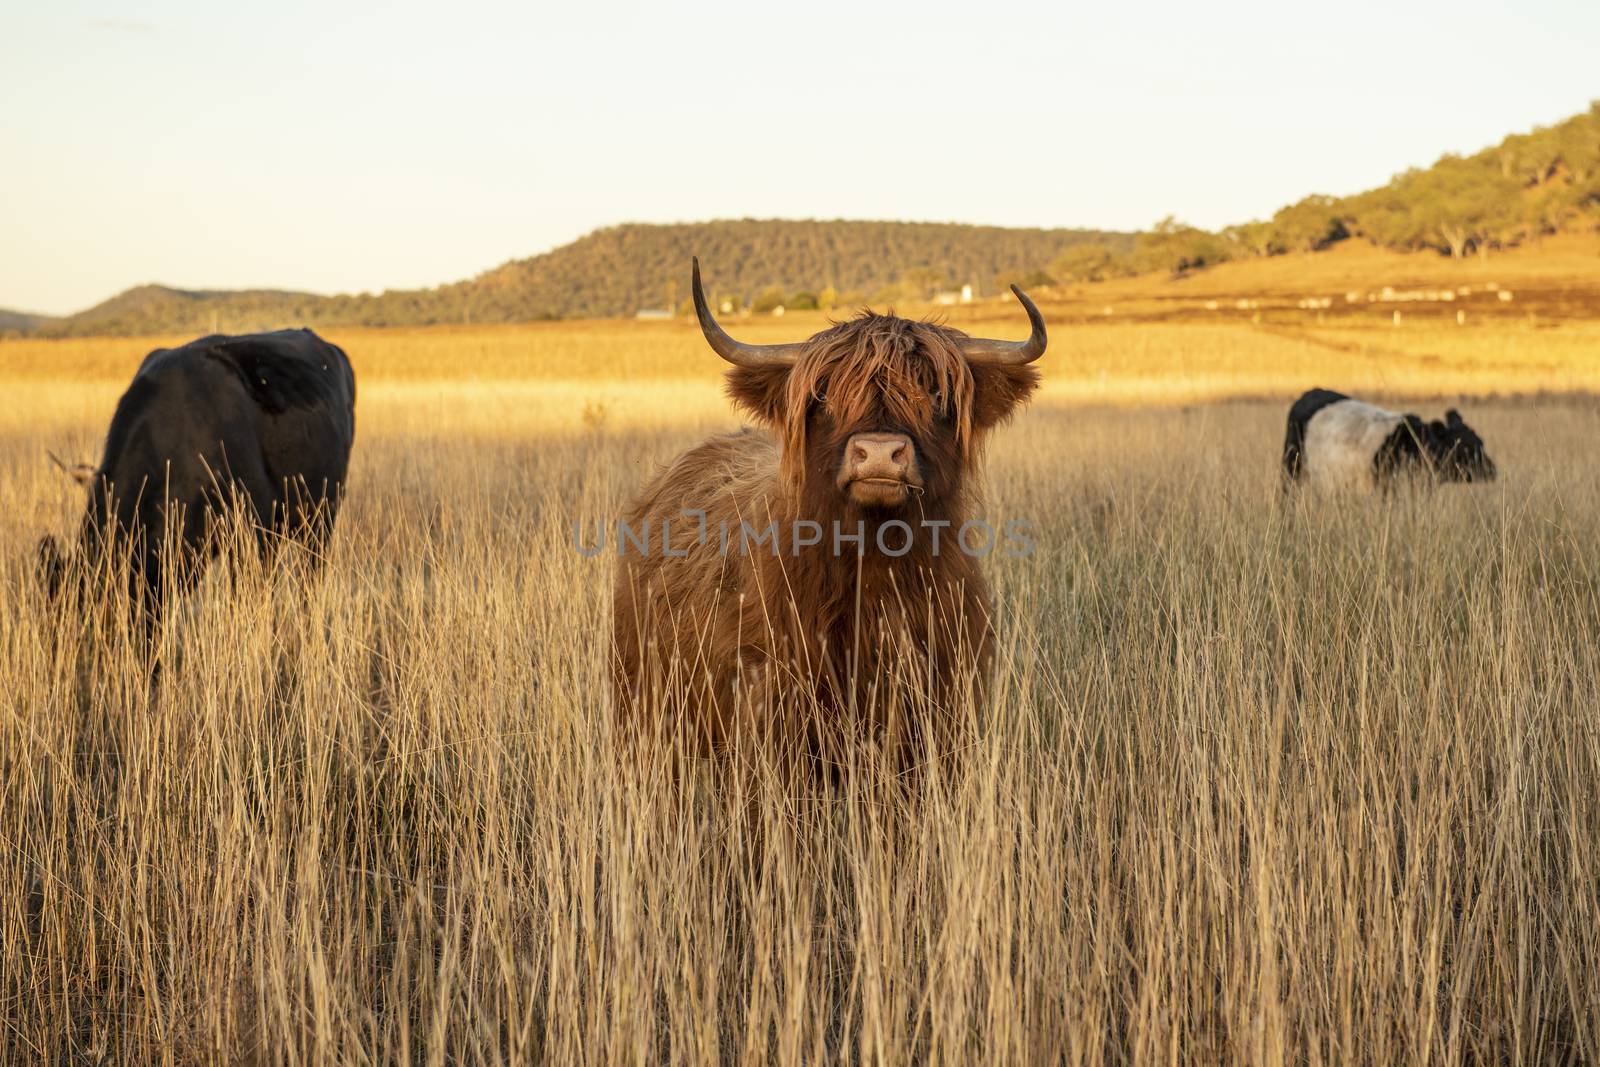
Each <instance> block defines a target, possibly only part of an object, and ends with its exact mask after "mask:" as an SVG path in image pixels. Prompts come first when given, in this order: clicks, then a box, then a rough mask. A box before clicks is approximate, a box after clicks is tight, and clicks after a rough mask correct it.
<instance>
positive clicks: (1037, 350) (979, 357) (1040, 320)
mask: <svg viewBox="0 0 1600 1067" xmlns="http://www.w3.org/2000/svg"><path fill="white" fill-rule="evenodd" d="M1011 291H1012V292H1013V293H1016V294H1017V300H1018V301H1019V302H1020V303H1021V304H1022V307H1023V310H1025V311H1027V313H1028V322H1030V323H1031V324H1032V325H1033V332H1032V333H1031V334H1029V335H1028V339H1027V340H1026V341H991V340H990V339H989V338H987V337H969V338H967V339H966V340H965V341H962V342H961V350H962V352H964V353H965V354H966V357H967V362H968V363H993V364H1002V365H1010V366H1021V365H1022V364H1024V363H1032V362H1033V361H1034V360H1036V359H1038V358H1039V357H1040V356H1042V355H1044V346H1045V344H1046V343H1047V342H1048V340H1049V339H1048V338H1047V337H1046V336H1045V332H1044V316H1043V315H1041V314H1039V309H1038V308H1036V307H1034V306H1033V301H1032V300H1029V299H1028V294H1027V293H1024V292H1023V291H1022V290H1021V289H1018V288H1017V287H1016V286H1015V285H1013V286H1012V287H1011Z"/></svg>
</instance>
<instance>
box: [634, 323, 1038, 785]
mask: <svg viewBox="0 0 1600 1067" xmlns="http://www.w3.org/2000/svg"><path fill="white" fill-rule="evenodd" d="M964 336H965V335H963V334H962V333H960V331H957V330H954V329H951V328H949V327H945V326H941V325H937V324H933V323H927V322H915V321H911V320H907V319H902V318H898V317H895V316H894V315H893V314H890V315H874V314H871V313H865V314H863V315H861V316H860V317H858V318H855V319H852V320H849V321H847V322H842V323H838V324H836V325H834V326H833V327H831V328H830V329H828V330H825V331H823V332H822V333H819V334H817V335H816V336H815V337H813V338H812V339H811V340H810V341H809V342H808V343H807V345H806V347H805V349H804V351H803V352H802V353H801V355H800V357H799V358H798V360H797V361H796V362H795V363H794V364H793V365H792V366H789V365H780V366H764V367H758V368H750V367H744V366H739V367H735V368H734V369H733V370H731V371H730V372H729V375H728V391H729V394H730V395H731V396H732V397H733V399H734V400H735V401H736V402H737V403H738V404H739V405H740V406H741V407H743V408H745V409H746V410H748V411H749V412H750V413H751V414H752V415H754V416H755V417H756V418H757V419H758V420H759V421H760V422H761V423H763V424H765V427H766V429H759V430H758V429H745V430H742V431H740V432H738V433H734V434H729V435H727V436H723V437H717V438H713V439H712V440H710V441H708V442H706V443H705V444H703V445H701V446H699V447H698V448H695V449H693V450H691V451H689V452H687V453H685V454H683V455H682V456H680V457H678V459H677V460H676V461H675V462H673V463H672V464H671V465H670V466H669V467H668V468H667V470H666V471H665V472H663V473H662V474H661V475H660V476H659V477H657V478H656V479H655V480H654V481H653V482H652V483H651V484H650V485H649V486H647V487H646V488H645V490H644V492H643V493H642V495H641V497H640V498H639V500H638V501H637V503H636V504H635V506H634V508H633V509H632V511H631V512H630V514H629V515H628V516H627V522H628V525H629V526H630V528H632V529H634V530H635V531H640V530H644V529H646V524H648V529H649V531H650V534H651V537H652V538H653V540H652V542H651V544H650V546H649V551H647V552H645V553H640V552H638V551H636V550H635V549H634V548H633V547H632V546H629V547H628V548H627V550H626V551H625V552H624V554H623V558H622V560H621V564H620V566H619V573H618V579H617V586H616V596H615V630H614V651H615V656H614V668H615V686H616V694H617V698H618V707H619V708H620V709H621V710H622V714H623V716H624V720H625V722H626V723H628V724H629V725H633V726H647V725H651V724H655V725H663V726H665V727H667V729H668V730H669V731H670V730H672V729H675V728H677V727H688V728H689V730H690V731H691V732H690V734H689V736H688V741H689V744H690V745H691V747H692V748H693V749H695V750H697V751H700V752H715V751H721V750H727V749H730V748H741V749H748V748H749V746H750V745H751V744H754V745H755V746H757V748H759V749H760V750H761V751H762V752H763V753H764V754H766V755H767V756H769V757H777V758H782V759H791V758H796V757H806V758H810V759H821V760H824V761H828V760H832V759H834V758H835V757H836V756H837V753H838V751H839V750H840V745H841V744H842V743H843V742H845V741H848V740H851V739H863V738H877V739H878V740H880V741H881V742H883V743H884V744H885V745H886V746H887V748H888V749H889V750H890V752H891V753H892V758H894V759H896V760H897V761H898V762H899V763H901V765H905V764H907V763H910V762H914V761H916V760H919V759H921V758H923V757H924V756H925V755H926V754H927V752H928V751H929V750H930V749H933V750H938V749H940V748H942V746H943V745H945V744H947V743H948V731H947V728H948V727H950V726H952V725H953V721H952V720H953V717H954V716H957V715H959V714H960V713H961V712H962V710H963V709H970V708H971V707H972V705H973V704H974V702H975V701H974V697H976V696H978V695H981V693H982V691H983V689H984V687H985V678H986V675H987V673H988V668H989V660H990V644H991V626H990V607H989V594H988V587H987V586H986V584H985V583H984V580H983V575H982V573H981V571H980V570H979V568H978V565H977V560H975V559H974V558H972V557H970V556H968V555H967V554H965V553H964V552H962V551H960V550H959V548H958V547H957V546H956V542H955V537H956V531H957V530H958V529H959V527H960V526H961V524H962V523H963V522H965V521H966V520H967V519H968V518H970V517H971V516H970V497H971V494H972V486H971V484H970V480H971V474H972V471H973V470H974V468H975V466H976V464H977V462H978V459H979V452H980V449H981V445H982V442H983V440H984V436H985V434H986V433H987V431H989V430H990V429H992V428H993V427H994V426H996V425H997V424H998V423H1000V422H1001V421H1003V420H1004V419H1005V418H1006V417H1007V416H1008V415H1009V414H1010V413H1011V412H1012V410H1013V409H1014V408H1015V407H1016V406H1017V405H1018V404H1019V403H1020V402H1022V401H1023V400H1025V399H1026V398H1027V396H1028V395H1029V394H1030V393H1031V392H1032V391H1033V389H1034V387H1035V386H1036V385H1037V383H1038V374H1037V372H1036V371H1035V370H1034V369H1033V368H1032V367H1029V366H995V365H972V364H969V363H968V362H967V360H966V359H965V358H964V357H963V355H962V352H961V348H960V340H961V338H962V337H964ZM862 432H894V433H903V434H906V435H907V436H909V437H910V438H911V440H912V442H913V444H914V447H915V451H916V459H917V463H918V467H919V470H920V473H921V476H922V480H923V485H922V487H921V491H920V492H916V493H912V494H910V496H909V499H908V502H907V503H906V504H905V505H904V506H902V507H898V508H892V509H891V508H876V507H864V506H859V505H856V504H854V503H853V502H852V501H851V500H850V498H849V497H848V495H846V494H845V493H843V492H841V490H840V488H839V486H838V485H837V484H836V474H837V472H838V471H839V469H840V464H841V462H842V457H843V453H844V449H845V443H846V442H847V441H848V440H849V439H850V437H851V435H853V434H856V433H862ZM686 509H703V510H704V511H705V513H706V518H705V521H704V524H703V526H702V524H701V523H700V522H699V520H698V519H697V518H690V517H685V515H684V514H683V513H684V511H685V510H686ZM893 519H899V520H902V521H903V522H906V523H908V524H910V525H911V527H912V530H913V533H914V537H913V542H912V545H911V548H910V550H909V551H908V552H907V553H906V554H904V555H899V556H891V555H887V554H885V553H884V552H882V551H880V549H879V547H878V545H877V540H876V536H877V531H878V528H879V526H880V525H881V524H883V523H885V522H888V521H890V520H893ZM802 520H809V521H811V522H816V523H818V524H820V526H821V528H822V531H823V532H822V542H821V543H820V544H818V545H815V546H812V547H809V548H801V549H800V550H799V551H798V552H794V551H792V540H793V538H792V533H791V531H793V530H794V529H795V527H796V524H797V523H799V522H801V521H802ZM939 520H943V521H945V522H948V523H949V524H950V525H949V526H948V527H945V528H941V529H940V530H939V531H937V536H938V539H939V543H938V550H937V551H935V550H934V537H935V531H933V530H930V529H928V528H927V527H924V526H922V525H921V524H922V523H923V522H924V521H939ZM835 521H837V522H838V523H839V524H840V528H841V529H842V530H844V531H846V532H848V533H852V534H853V533H854V532H855V531H856V529H857V524H858V523H859V524H860V527H861V529H862V530H863V531H864V533H865V539H864V543H863V545H862V546H861V548H860V550H859V552H858V549H857V546H855V545H854V544H852V543H848V542H844V543H842V547H841V549H840V551H839V552H838V553H837V554H836V553H835V551H834V544H833V536H832V531H833V525H832V524H833V523H834V522H835ZM774 522H775V523H776V524H777V528H778V531H779V539H780V541H781V542H782V543H781V544H780V545H778V546H777V552H776V554H774V552H773V548H772V546H770V545H755V544H750V545H749V547H748V551H747V550H746V545H745V543H744V542H743V541H742V539H741V531H742V527H741V523H748V524H749V526H750V528H751V529H753V530H757V531H760V530H764V529H765V528H766V527H767V526H768V525H769V524H772V523H774ZM663 526H667V527H668V528H669V529H670V530H671V549H672V551H673V552H674V553H677V552H683V553H686V554H685V555H683V556H681V557H680V556H676V555H674V556H668V555H666V554H665V553H664V552H663V550H662V546H661V544H660V533H661V530H662V528H663ZM724 529H726V530H728V531H729V534H728V536H727V539H726V540H727V546H726V548H725V549H724V548H723V543H722V542H723V537H722V534H721V531H722V530H724ZM702 535H703V536H702ZM885 540H886V543H887V545H888V546H889V547H890V548H891V549H892V550H898V549H899V547H900V545H901V544H902V543H903V542H904V540H905V536H904V534H903V533H902V532H901V531H900V530H899V529H898V528H895V529H891V530H887V531H885ZM661 716H664V717H666V718H665V722H657V717H661Z"/></svg>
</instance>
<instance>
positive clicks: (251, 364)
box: [85, 330, 355, 591]
mask: <svg viewBox="0 0 1600 1067" xmlns="http://www.w3.org/2000/svg"><path fill="white" fill-rule="evenodd" d="M354 405H355V377H354V373H353V372H352V371H351V368H350V362H349V360H348V359H347V358H346V357H345V354H344V352H343V351H341V350H340V349H339V348H338V347H337V346H335V345H331V344H329V343H328V342H326V341H324V340H322V339H321V338H320V337H318V336H317V335H316V334H314V333H312V332H311V331H310V330H280V331H277V332H276V333H264V334H248V335H242V336H237V337H229V336H224V335H212V336H209V337H202V338H200V339H199V340H196V341H191V342H189V343H188V344H186V345H183V346H181V347H178V348H167V349H157V350H156V351H154V352H152V353H150V355H149V356H147V357H146V358H145V360H144V362H143V363H142V364H140V367H139V370H138V372H137V373H136V374H135V375H134V379H133V382H132V383H131V384H130V385H129V387H128V390H127V392H125V393H124V394H123V396H122V399H121V400H120V401H119V402H118V404H117V410H116V414H115V415H114V416H113V417H112V420H111V428H110V431H109V432H108V433H107V435H106V447H105V453H104V456H103V458H102V460H101V463H100V468H99V470H98V471H97V472H96V477H95V480H94V483H93V485H92V488H91V492H90V501H89V512H88V515H87V518H86V530H85V534H86V535H88V536H97V535H98V533H99V532H100V531H104V530H111V531H114V532H115V533H116V534H117V535H119V536H126V537H130V538H132V543H133V544H134V545H136V546H137V548H136V551H137V552H138V555H137V556H136V558H135V563H136V564H137V570H138V571H139V577H141V578H142V579H143V580H144V584H145V586H146V589H147V591H148V590H150V589H155V588H159V584H160V578H161V572H162V567H163V563H164V560H163V559H162V556H161V539H162V534H163V532H164V526H165V523H166V522H167V521H168V516H172V521H174V522H175V523H179V524H180V525H179V527H178V528H179V530H180V531H181V536H182V540H183V543H184V545H185V546H187V548H188V549H190V550H191V551H192V550H197V549H199V548H201V547H202V545H203V543H204V541H205V538H206V531H207V528H208V525H209V524H210V522H211V521H212V519H213V518H214V517H215V516H216V515H217V513H218V512H219V510H220V509H221V508H222V507H223V506H224V505H225V504H227V503H228V502H229V501H230V500H237V501H238V502H239V503H240V504H241V505H243V506H244V507H245V508H246V509H247V511H248V512H249V517H250V518H251V519H252V520H253V521H254V522H255V523H256V525H257V526H258V528H259V529H261V530H262V535H263V543H266V542H267V541H268V540H270V536H271V535H272V534H288V535H291V536H313V537H315V536H322V535H325V534H326V533H327V532H328V530H329V529H331V524H332V521H333V516H334V513H335V511H336V509H337V507H338V502H339V497H340V495H341V493H342V490H343V487H344V481H345V474H346V470H347V468H348V465H349V460H350V447H351V444H352V442H353V440H354V436H355V411H354Z"/></svg>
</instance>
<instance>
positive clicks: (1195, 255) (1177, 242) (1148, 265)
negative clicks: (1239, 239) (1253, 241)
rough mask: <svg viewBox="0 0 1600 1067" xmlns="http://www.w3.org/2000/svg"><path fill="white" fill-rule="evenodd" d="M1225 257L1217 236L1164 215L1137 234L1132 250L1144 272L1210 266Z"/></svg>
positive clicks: (1222, 245)
mask: <svg viewBox="0 0 1600 1067" xmlns="http://www.w3.org/2000/svg"><path fill="white" fill-rule="evenodd" d="M1227 258H1228V246H1227V243H1226V242H1225V241H1224V240H1223V239H1222V238H1221V237H1219V236H1218V235H1216V234H1214V233H1209V232H1207V231H1205V230H1202V229H1200V228H1199V227H1196V226H1190V225H1189V224H1188V223H1184V222H1179V221H1178V220H1177V219H1175V218H1173V217H1172V216H1171V215H1168V216H1167V217H1166V218H1164V219H1162V220H1161V221H1160V222H1157V223H1156V224H1155V225H1154V226H1152V227H1151V228H1150V231H1149V232H1148V233H1141V234H1140V235H1139V239H1138V242H1137V243H1136V245H1135V248H1134V261H1135V262H1136V263H1137V264H1138V265H1139V266H1141V267H1143V268H1144V269H1145V270H1164V271H1168V272H1170V273H1172V274H1182V273H1184V272H1185V271H1191V270H1198V269H1199V268H1201V267H1211V266H1215V265H1216V264H1218V263H1221V262H1223V261H1224V260H1226V259H1227Z"/></svg>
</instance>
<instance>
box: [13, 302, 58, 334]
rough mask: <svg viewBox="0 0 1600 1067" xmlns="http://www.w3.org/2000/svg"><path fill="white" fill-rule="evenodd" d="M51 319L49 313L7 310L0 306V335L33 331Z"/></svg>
mask: <svg viewBox="0 0 1600 1067" xmlns="http://www.w3.org/2000/svg"><path fill="white" fill-rule="evenodd" d="M53 321H54V320H53V319H52V318H51V317H50V316H49V315H34V314H31V313H30V312H27V311H9V310H7V309H6V308H0V337H16V336H19V335H21V334H25V333H33V332H34V331H36V330H37V329H39V327H41V326H44V325H46V324H47V323H50V322H53Z"/></svg>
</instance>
